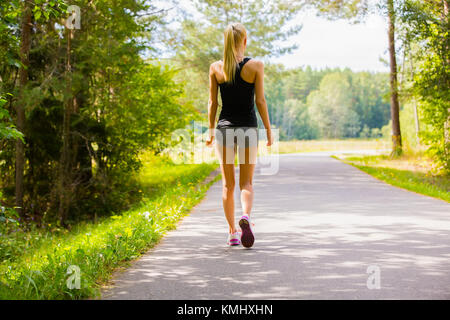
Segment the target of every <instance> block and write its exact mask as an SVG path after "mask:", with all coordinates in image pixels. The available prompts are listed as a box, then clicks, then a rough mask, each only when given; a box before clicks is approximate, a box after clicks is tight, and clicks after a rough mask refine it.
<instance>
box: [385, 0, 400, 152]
mask: <svg viewBox="0 0 450 320" xmlns="http://www.w3.org/2000/svg"><path fill="white" fill-rule="evenodd" d="M387 14H388V24H389V25H388V39H389V62H390V63H389V65H390V85H391V118H392V153H391V155H392V156H398V155H401V153H402V135H401V131H400V113H399V110H400V106H399V103H398V79H397V57H396V51H395V17H396V14H395V9H394V1H393V0H387Z"/></svg>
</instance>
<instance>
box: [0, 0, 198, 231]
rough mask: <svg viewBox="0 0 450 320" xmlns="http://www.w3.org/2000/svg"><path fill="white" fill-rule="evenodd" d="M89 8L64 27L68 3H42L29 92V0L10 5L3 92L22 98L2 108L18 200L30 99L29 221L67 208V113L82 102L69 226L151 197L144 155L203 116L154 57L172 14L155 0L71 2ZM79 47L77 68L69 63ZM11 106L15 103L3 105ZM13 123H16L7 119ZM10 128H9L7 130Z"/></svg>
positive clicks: (72, 140) (73, 135)
mask: <svg viewBox="0 0 450 320" xmlns="http://www.w3.org/2000/svg"><path fill="white" fill-rule="evenodd" d="M70 4H71V5H72V4H73V5H78V6H79V7H80V8H82V10H81V29H78V30H73V32H72V37H71V41H70V50H69V51H67V48H68V47H69V42H68V37H69V32H68V31H67V30H66V29H65V28H64V26H63V24H64V18H65V17H66V15H67V12H66V9H67V5H65V4H64V3H63V2H62V1H51V2H49V1H35V6H34V7H33V8H32V12H33V21H32V23H33V30H34V32H33V34H32V43H31V51H30V57H29V58H30V66H29V67H28V70H27V71H28V75H29V79H30V80H29V81H28V84H27V86H26V87H24V88H22V89H21V90H20V92H19V89H18V87H17V74H18V68H19V67H20V63H18V61H19V60H20V59H19V58H18V57H19V55H18V47H19V42H20V38H19V37H18V36H17V35H20V17H21V14H22V7H21V6H20V5H19V1H17V2H12V3H11V4H10V5H8V6H6V7H3V6H2V8H1V9H0V13H1V20H0V29H1V30H2V31H4V30H7V31H9V32H8V33H7V36H6V35H5V34H4V33H3V32H2V33H1V37H0V40H1V42H0V46H1V49H0V79H1V80H2V81H0V92H11V93H12V97H11V99H10V100H11V101H12V103H8V104H4V102H3V99H2V102H1V105H0V118H1V119H0V148H1V149H0V150H1V151H0V172H1V174H2V181H1V186H0V187H1V188H3V190H4V194H5V196H6V197H7V199H8V202H12V200H13V190H14V143H13V141H6V140H5V139H1V137H3V136H6V137H10V138H16V137H19V135H18V133H17V132H16V131H14V130H15V129H14V127H13V126H12V125H11V124H10V121H9V114H12V111H13V110H12V105H13V103H15V102H14V101H19V99H18V97H20V102H21V103H23V106H24V108H25V113H26V121H25V130H24V132H23V134H24V135H25V137H26V139H25V140H24V141H25V157H26V162H25V163H26V166H25V175H24V186H25V190H24V191H25V197H24V208H25V212H26V215H27V216H28V218H29V219H31V218H33V219H35V220H37V221H39V222H40V223H46V222H48V221H52V219H53V220H54V219H55V218H56V212H57V209H58V207H59V197H58V195H59V194H60V191H59V189H58V186H59V184H58V181H59V180H58V179H59V177H58V172H59V169H60V166H61V150H62V147H63V119H64V113H65V110H66V109H67V108H68V107H67V106H68V101H72V103H73V111H72V112H71V116H70V117H71V121H70V130H69V131H70V132H69V138H68V142H69V148H68V150H69V161H67V163H66V165H68V166H69V170H68V172H69V176H68V177H67V180H68V181H69V183H67V185H70V190H68V192H67V193H68V194H69V195H70V198H69V200H70V209H69V213H68V215H67V221H66V223H67V224H70V223H72V222H75V221H80V220H83V219H93V218H95V217H97V216H101V215H107V214H110V213H111V212H113V211H116V212H117V211H118V210H123V209H126V208H128V207H130V206H131V205H132V203H134V202H136V201H138V200H139V199H140V197H141V195H140V194H139V192H138V191H137V190H138V189H139V186H138V184H137V182H136V179H135V178H134V173H135V172H136V171H137V170H138V169H139V168H140V166H141V162H140V159H139V152H140V151H141V150H143V149H150V150H152V152H154V153H159V152H160V151H161V150H162V149H164V148H165V147H166V146H167V145H168V139H170V136H171V132H172V131H173V130H175V129H177V128H181V127H184V126H185V125H186V124H187V123H188V122H189V121H190V120H191V119H192V117H193V116H195V114H194V110H193V108H192V106H191V105H190V104H189V103H187V102H186V101H185V100H182V98H183V97H184V92H183V84H182V83H178V82H176V81H175V76H176V72H175V71H174V70H173V68H170V67H169V66H163V65H161V64H160V63H158V62H152V63H147V62H146V61H145V59H144V58H143V56H144V53H145V54H146V55H147V57H149V55H148V54H149V53H151V52H153V48H152V45H151V44H152V41H153V35H154V34H155V33H156V31H155V28H156V26H159V25H160V23H161V21H162V19H163V17H161V16H159V15H153V14H149V15H147V16H145V17H143V18H139V16H140V15H141V14H142V12H146V13H148V12H152V11H155V7H154V6H153V5H152V4H149V3H148V2H146V1H141V0H123V1H111V0H107V1H94V2H93V1H88V0H79V1H74V2H71V3H70ZM69 53H70V61H71V69H70V72H68V69H67V67H66V63H67V61H68V54H69ZM4 105H5V106H6V107H7V109H5V108H4V107H3V106H4ZM6 120H8V122H6ZM6 130H7V131H6Z"/></svg>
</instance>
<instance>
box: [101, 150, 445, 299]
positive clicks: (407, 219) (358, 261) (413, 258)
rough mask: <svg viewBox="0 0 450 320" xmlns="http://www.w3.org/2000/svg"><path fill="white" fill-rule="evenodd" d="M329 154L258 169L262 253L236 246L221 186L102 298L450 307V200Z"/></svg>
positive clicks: (256, 214)
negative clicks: (413, 302)
mask: <svg viewBox="0 0 450 320" xmlns="http://www.w3.org/2000/svg"><path fill="white" fill-rule="evenodd" d="M328 155H329V154H328V153H311V154H294V155H282V156H280V158H279V161H280V162H279V171H278V173H277V174H275V175H261V174H259V171H258V170H257V172H256V174H255V179H254V189H255V200H254V208H253V212H252V218H253V222H254V223H255V227H254V231H255V237H256V241H255V245H254V247H253V248H251V249H245V248H243V247H241V246H239V247H227V246H226V240H227V232H228V228H227V224H226V221H225V218H224V214H223V209H222V201H221V182H220V181H219V182H217V183H215V184H214V185H213V186H212V187H211V189H210V190H209V191H208V194H207V196H206V197H205V199H204V200H203V201H202V202H201V203H200V204H199V205H197V206H196V207H195V208H194V209H193V211H192V213H191V214H190V215H189V216H187V217H185V218H184V219H183V220H182V222H181V223H180V224H179V226H178V228H177V230H174V231H171V232H169V233H168V234H167V235H166V236H165V237H164V238H163V240H162V241H161V242H160V243H159V244H158V245H157V246H156V247H155V248H153V249H151V250H150V251H149V252H148V253H146V254H145V255H143V256H142V257H141V258H140V259H139V260H138V261H136V262H133V263H132V265H131V267H130V268H128V269H127V270H125V271H124V272H117V273H116V274H115V275H114V277H113V282H112V284H113V285H112V286H111V287H109V288H105V290H103V294H102V298H103V299H227V300H228V299H450V204H449V203H447V202H445V201H442V200H437V199H433V198H430V197H427V196H423V195H419V194H416V193H413V192H409V191H406V190H403V189H400V188H396V187H393V186H390V185H388V184H385V183H383V182H381V181H379V180H377V179H375V178H373V177H371V176H369V175H367V174H366V173H364V172H361V171H359V170H358V169H356V168H354V167H352V166H350V165H348V164H345V163H342V162H340V161H339V160H336V159H333V158H331V157H329V156H328ZM236 173H237V177H238V172H236ZM237 188H238V187H237ZM238 191H239V190H238V189H236V206H237V210H236V219H238V218H239V216H240V213H241V210H240V202H239V192H238ZM236 221H237V220H236Z"/></svg>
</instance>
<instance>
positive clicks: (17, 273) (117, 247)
mask: <svg viewBox="0 0 450 320" xmlns="http://www.w3.org/2000/svg"><path fill="white" fill-rule="evenodd" d="M215 167H216V165H214V164H201V165H174V164H172V163H170V162H169V161H161V160H158V159H146V161H145V166H144V168H143V170H142V171H141V174H140V179H141V183H142V189H143V192H144V194H145V195H148V197H147V198H145V197H144V199H143V201H142V202H141V203H140V204H139V205H137V206H135V207H134V208H133V209H131V210H129V211H126V212H123V213H122V214H119V215H114V216H111V217H108V218H105V219H103V220H101V221H99V222H98V223H84V224H79V225H76V226H74V228H72V230H70V231H67V230H66V231H64V232H59V233H55V232H51V231H49V230H47V231H45V230H44V231H43V230H35V231H31V232H26V233H25V232H22V231H17V232H15V233H14V234H12V235H2V240H1V243H2V244H3V246H5V245H6V246H7V245H14V241H26V246H25V247H26V250H25V251H24V252H23V253H22V254H21V255H19V256H14V257H9V258H8V257H6V258H5V256H3V257H2V262H1V264H0V299H84V298H95V297H98V296H99V294H100V287H101V285H102V284H103V283H105V282H106V281H107V280H108V279H109V277H110V276H111V274H112V272H113V270H114V269H115V268H117V267H118V266H120V265H123V263H124V262H126V261H129V260H133V259H136V258H137V257H138V256H139V255H141V254H142V253H144V252H146V251H147V250H148V249H149V248H151V247H152V246H154V245H155V244H156V243H157V242H158V241H159V240H160V239H161V237H162V236H163V235H164V233H165V232H167V231H168V230H171V229H173V228H175V226H176V223H177V222H178V221H179V219H180V218H181V217H183V216H184V215H186V214H187V213H188V212H189V211H190V209H191V208H192V207H193V206H194V205H196V204H197V203H198V202H199V201H200V200H201V199H202V198H203V196H204V195H205V192H206V190H207V189H208V188H209V186H210V184H211V183H212V182H213V181H215V180H213V181H211V182H209V183H207V184H202V183H201V182H202V181H203V180H204V179H205V178H206V177H207V176H208V175H209V174H210V173H211V171H212V170H213V169H214V168H215ZM8 237H11V238H12V239H13V240H14V241H10V242H8V241H9V240H11V239H8ZM5 243H6V244H5ZM77 274H79V276H80V277H79V279H80V282H79V289H78V288H76V287H77V285H78V284H77V282H76V281H75V280H76V279H77ZM68 284H69V285H68ZM70 287H75V288H73V289H70Z"/></svg>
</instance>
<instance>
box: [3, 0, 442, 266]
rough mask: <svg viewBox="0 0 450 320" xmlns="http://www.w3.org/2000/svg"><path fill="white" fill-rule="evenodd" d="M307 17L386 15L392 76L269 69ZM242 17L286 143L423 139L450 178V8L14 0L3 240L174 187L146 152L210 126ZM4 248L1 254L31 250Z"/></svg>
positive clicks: (6, 94)
mask: <svg viewBox="0 0 450 320" xmlns="http://www.w3.org/2000/svg"><path fill="white" fill-rule="evenodd" d="M77 8H78V9H77ZM306 9H308V10H315V11H316V13H317V14H318V15H320V16H324V17H327V18H328V19H331V20H336V19H347V20H350V21H352V22H354V23H355V24H356V23H363V22H364V19H365V17H366V16H367V14H368V13H369V12H372V13H373V12H375V13H376V14H379V15H382V16H383V17H385V18H386V23H387V25H388V26H389V34H386V47H387V48H388V46H389V49H390V51H389V53H390V61H389V62H388V61H386V64H388V65H389V66H390V70H391V72H389V73H380V72H370V71H358V72H356V71H352V70H350V69H348V68H341V69H340V68H333V69H331V68H328V69H320V70H319V69H314V68H311V67H310V66H304V67H298V68H291V69H288V68H286V67H284V66H283V65H281V64H274V63H270V62H269V59H270V58H272V57H279V56H283V55H284V54H287V53H289V52H292V50H294V49H295V48H296V46H295V45H287V44H286V43H287V42H286V40H287V39H289V37H291V36H293V35H295V34H298V33H299V32H301V28H302V26H301V23H300V21H297V20H296V14H297V13H298V12H301V11H302V10H306ZM77 10H78V11H77ZM233 21H240V22H242V23H243V24H244V25H245V26H246V27H247V29H248V33H249V36H250V37H251V39H252V41H251V42H250V43H249V46H248V48H247V55H248V56H251V57H255V58H258V59H261V60H263V61H264V62H265V72H266V76H265V94H266V99H267V103H268V108H269V114H270V117H271V122H272V125H273V126H274V127H275V128H278V129H279V130H280V140H282V141H290V140H321V139H347V138H357V139H390V140H392V149H393V151H392V156H393V157H395V156H398V155H400V154H401V153H402V151H404V150H405V149H407V148H412V147H415V146H417V144H421V145H423V146H425V148H426V150H427V152H428V154H429V155H430V157H432V158H433V161H434V162H435V167H436V168H437V170H438V171H439V172H443V173H448V172H450V133H449V130H450V105H449V101H450V93H449V88H450V79H449V74H450V72H449V71H450V69H449V68H450V50H449V45H450V37H449V30H450V28H449V27H450V22H449V20H448V1H447V0H429V1H421V0H382V1H381V0H380V1H375V2H374V1H366V0H327V1H320V0H303V1H285V0H270V1H265V0H251V1H240V0H230V1H225V0H218V1H213V0H194V1H181V2H180V1H175V0H171V1H167V2H153V1H144V0H118V1H117V0H114V1H113V0H99V1H92V0H74V1H65V0H52V1H46V0H11V1H6V0H1V5H0V177H1V180H0V205H1V211H0V224H1V225H2V226H1V227H0V233H1V237H3V236H4V235H7V234H11V233H14V232H18V230H20V232H23V234H27V232H29V231H30V230H35V229H36V228H37V229H39V230H41V229H42V230H47V229H48V230H53V229H52V228H53V227H55V226H57V230H59V231H58V232H67V230H71V229H72V228H74V227H75V226H76V225H77V224H79V223H82V222H83V223H85V222H93V223H96V222H97V221H102V219H106V218H108V217H111V216H114V215H116V214H118V213H120V212H122V211H124V210H128V209H130V208H133V206H134V205H135V204H136V203H139V202H140V201H143V200H145V199H146V198H148V197H150V198H151V197H152V194H158V192H161V190H165V189H164V188H165V187H164V188H163V189H161V190H160V189H158V188H156V187H155V186H150V187H148V188H147V189H146V191H145V190H144V191H143V187H142V184H141V182H140V178H139V175H138V173H139V172H141V170H142V169H148V170H150V171H149V172H153V173H152V174H158V175H161V177H162V176H164V175H165V174H166V175H167V176H170V172H175V171H176V169H171V170H175V171H170V170H169V171H167V172H165V171H164V170H166V169H167V168H166V167H164V166H162V165H160V164H158V163H159V162H158V161H166V160H152V161H153V162H154V163H155V166H154V167H153V168H151V167H150V168H147V167H144V160H143V159H145V158H146V157H151V158H152V159H153V158H156V159H157V158H158V157H159V156H160V154H161V153H162V152H163V151H164V150H165V149H167V148H170V147H171V144H172V143H173V142H172V141H171V134H172V132H173V131H174V130H176V129H179V128H184V127H186V125H189V124H190V123H192V122H193V121H196V120H198V121H201V120H205V119H206V116H207V103H208V70H209V65H210V64H211V63H212V62H214V61H216V60H220V59H221V55H222V51H221V50H222V49H221V48H222V41H223V30H224V28H225V26H226V25H227V24H228V23H230V22H233ZM418 124H420V127H419V126H418ZM260 127H261V124H260ZM419 129H420V130H419ZM150 163H152V162H150ZM208 168H209V167H208ZM158 170H160V171H161V172H158ZM167 170H168V169H167ZM183 170H184V169H183ZM186 170H187V169H186ZM202 170H205V169H204V168H203V169H202ZM177 172H178V171H177ZM181 172H182V170H181V171H180V172H179V173H178V174H181ZM183 172H184V171H183ZM186 172H187V171H186ZM205 172H206V171H205ZM205 174H206V173H205ZM174 177H175V178H174V179H173V181H172V179H169V178H166V179H169V180H170V181H171V182H170V183H172V182H173V183H175V182H176V179H177V178H176V177H178V176H174ZM200 177H203V176H202V175H201V174H199V175H198V177H197V176H196V179H200ZM169 180H167V181H169ZM164 181H166V180H164ZM167 181H166V182H165V183H166V184H167V186H168V185H170V183H169V182H167ZM196 181H197V180H196ZM183 183H184V182H183ZM186 183H188V182H186ZM146 192H148V193H146ZM152 192H153V193H152ZM49 226H51V227H49ZM2 246H3V247H2V248H3V249H2V250H3V251H0V253H2V256H1V258H2V261H10V260H11V259H12V258H11V255H15V254H16V255H18V253H13V254H11V253H8V254H5V252H9V251H8V250H9V249H8V248H10V246H11V244H8V243H7V244H2ZM5 248H6V249H5ZM25 248H26V247H25ZM24 250H26V249H24Z"/></svg>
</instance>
